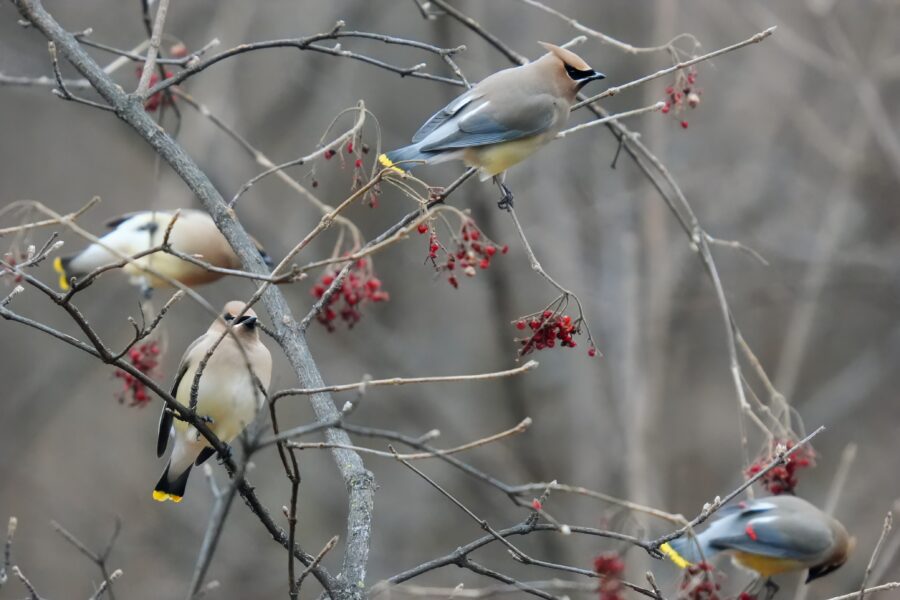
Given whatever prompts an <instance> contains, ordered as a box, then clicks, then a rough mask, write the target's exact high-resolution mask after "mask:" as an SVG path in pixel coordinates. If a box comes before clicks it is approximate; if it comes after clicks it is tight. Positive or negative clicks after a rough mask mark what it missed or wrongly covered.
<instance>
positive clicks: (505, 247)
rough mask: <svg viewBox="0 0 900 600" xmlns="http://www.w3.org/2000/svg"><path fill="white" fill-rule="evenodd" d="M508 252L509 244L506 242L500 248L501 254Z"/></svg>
mask: <svg viewBox="0 0 900 600" xmlns="http://www.w3.org/2000/svg"><path fill="white" fill-rule="evenodd" d="M507 252H509V246H507V245H506V244H504V245H503V247H502V248H500V254H506V253H507Z"/></svg>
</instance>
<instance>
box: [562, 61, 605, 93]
mask: <svg viewBox="0 0 900 600" xmlns="http://www.w3.org/2000/svg"><path fill="white" fill-rule="evenodd" d="M566 73H567V74H568V75H569V78H570V79H572V81H577V82H578V89H579V90H580V89H581V88H583V87H584V86H585V85H587V84H588V83H590V82H592V81H596V80H598V79H603V78H605V77H606V75H604V74H603V73H600V72H599V71H595V70H593V69H586V70H584V71H582V70H581V69H576V68H575V67H573V66H572V65H570V64H566Z"/></svg>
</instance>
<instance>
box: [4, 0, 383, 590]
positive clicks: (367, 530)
mask: <svg viewBox="0 0 900 600" xmlns="http://www.w3.org/2000/svg"><path fill="white" fill-rule="evenodd" d="M12 2H13V4H14V5H15V6H16V8H18V10H19V12H20V14H21V15H22V17H24V18H25V19H26V20H28V21H29V22H31V23H32V24H33V25H34V26H35V27H36V28H37V29H38V30H40V31H41V33H43V34H44V35H45V36H46V37H47V38H48V39H49V40H51V41H53V42H54V43H55V44H56V46H57V49H58V50H59V52H60V54H61V55H62V56H64V57H65V58H66V59H67V60H68V61H69V62H70V63H71V64H72V66H74V67H75V69H76V70H78V71H79V72H80V73H81V75H82V76H84V77H85V78H86V79H87V80H88V81H90V82H91V84H92V85H93V86H94V88H95V89H96V90H97V92H98V93H99V94H100V95H101V96H102V97H103V99H104V100H106V101H107V102H108V103H109V104H110V105H111V106H112V107H113V108H114V109H115V111H116V115H117V116H118V117H119V118H120V119H122V120H123V121H125V122H126V123H127V124H129V125H130V126H131V127H133V128H134V129H135V131H136V132H137V133H138V134H139V135H140V136H141V137H142V138H144V140H145V141H147V143H149V144H150V145H151V147H153V149H154V150H155V151H156V152H157V154H159V156H160V157H161V158H162V159H163V160H165V161H166V162H167V163H168V164H169V165H170V166H171V167H172V169H173V170H174V171H175V172H176V173H177V174H178V175H179V176H180V177H181V178H182V179H183V180H184V182H185V183H186V184H187V186H188V187H189V188H190V189H191V191H193V192H194V193H195V194H196V195H197V197H198V199H199V200H200V202H201V203H202V205H203V207H204V208H205V209H206V210H207V212H209V214H210V216H212V218H213V220H214V222H215V223H216V225H217V226H218V228H219V229H220V231H221V232H222V234H223V235H224V236H225V238H226V239H227V240H228V242H229V243H230V244H231V246H232V248H233V249H234V251H235V253H236V254H237V255H238V257H239V258H240V259H241V262H242V264H243V267H244V270H247V271H251V272H254V273H259V274H264V273H266V267H265V264H264V263H263V261H262V257H261V256H260V255H259V252H258V251H257V249H256V246H255V244H254V243H253V240H252V238H251V237H250V236H249V235H248V234H247V232H246V231H245V230H244V228H243V226H241V224H240V222H239V221H238V220H237V219H236V217H235V215H234V214H233V212H232V211H230V210H228V207H227V205H226V203H225V201H224V200H223V198H222V196H221V194H220V193H219V192H218V190H216V189H215V187H214V186H213V184H212V182H211V181H210V180H209V178H208V177H207V175H206V174H205V173H204V172H203V171H202V169H200V167H199V166H198V165H197V164H196V163H195V162H194V160H193V159H192V158H191V157H190V156H189V155H188V154H187V153H186V152H185V151H184V149H183V148H182V147H181V146H180V145H179V144H178V143H177V142H176V141H175V140H174V139H172V138H171V137H170V136H169V135H168V134H167V133H166V132H165V131H164V130H163V129H162V128H161V127H160V126H159V125H158V124H157V123H156V122H155V121H154V120H153V118H152V117H151V116H150V115H149V114H147V112H146V111H145V110H144V107H143V100H142V98H141V97H140V96H137V95H129V94H126V93H125V92H124V90H122V88H121V87H120V86H118V85H117V84H116V83H115V82H114V81H113V80H112V79H110V77H109V76H108V75H107V74H106V73H104V72H103V70H102V68H101V67H100V66H99V65H98V64H97V63H96V62H95V61H94V60H93V59H92V58H91V57H90V56H89V55H88V54H87V53H86V52H85V51H84V50H83V49H82V47H81V46H80V45H79V44H78V41H77V40H76V39H75V38H74V36H72V35H71V34H70V33H69V32H67V31H66V30H65V29H64V28H63V27H62V26H60V24H59V23H57V22H56V20H55V19H54V18H53V17H52V16H51V15H50V14H49V13H48V12H47V11H46V10H44V8H43V6H42V5H41V3H40V1H39V0H12ZM157 91H160V90H156V89H154V90H151V93H155V92H157ZM263 302H264V303H265V306H266V310H267V312H268V313H269V316H270V318H271V321H272V323H273V324H274V326H275V330H276V335H277V337H278V341H279V343H280V345H281V346H282V348H283V349H284V351H285V354H286V356H287V358H288V360H289V361H290V363H291V365H292V367H293V368H294V370H295V371H296V373H297V377H298V379H299V381H300V383H301V385H303V386H304V387H323V386H324V380H323V379H322V376H321V374H320V372H319V370H318V367H317V366H316V363H315V360H314V359H313V357H312V354H311V353H310V351H309V347H308V346H307V344H306V340H305V338H304V337H303V336H302V335H300V334H299V333H298V332H297V330H296V329H295V327H296V321H295V319H294V317H293V314H292V312H291V310H290V307H289V306H288V304H287V301H286V300H285V298H284V295H283V294H282V293H281V292H280V291H279V290H278V288H277V287H275V286H269V287H268V289H267V290H266V292H265V294H264V295H263ZM157 389H158V388H157ZM159 391H162V390H159ZM173 400H174V399H173ZM310 403H311V404H312V406H313V410H314V411H315V412H316V415H317V416H318V418H319V419H320V420H328V419H332V418H334V417H336V416H337V415H338V414H339V412H338V409H337V408H336V407H335V405H334V402H333V401H332V399H331V396H330V395H328V394H324V393H323V394H314V395H312V396H310ZM185 410H186V409H185ZM197 425H198V429H199V427H204V429H208V428H205V426H204V424H203V423H199V422H198V424H197ZM207 432H208V431H207ZM208 433H210V434H211V432H208ZM326 439H327V440H328V441H329V442H331V443H335V444H346V445H349V444H350V443H351V442H350V438H349V436H347V434H346V433H345V432H343V431H339V430H334V429H331V430H328V431H327V432H326ZM220 446H221V444H220ZM218 449H219V448H217V450H218ZM221 450H223V451H224V447H222V448H221ZM332 453H333V455H334V459H335V462H336V464H337V466H338V468H339V470H340V471H341V476H342V477H343V479H344V483H345V484H346V485H347V488H348V491H349V498H348V505H349V514H348V518H347V538H346V546H345V553H344V561H343V565H342V569H341V578H340V579H339V580H337V581H335V585H336V588H335V591H334V594H335V595H336V596H337V598H340V599H344V598H348V599H350V598H354V599H355V598H361V597H362V594H363V592H362V590H363V589H364V585H365V578H366V564H367V561H368V555H369V537H370V535H371V527H372V510H373V495H374V478H373V477H372V474H371V473H370V472H369V471H367V470H366V468H365V466H364V464H363V462H362V459H361V458H360V457H359V455H358V454H357V453H355V452H353V451H351V450H346V449H340V448H336V449H334V450H333V451H332ZM245 485H246V484H245ZM245 497H246V496H245ZM271 527H272V528H274V529H272V528H270V531H273V535H276V532H278V535H276V537H279V535H283V532H281V530H280V529H279V528H278V527H277V526H275V525H274V523H271ZM267 528H269V527H268V526H267ZM279 541H281V540H279ZM282 543H286V540H285V541H284V542H282Z"/></svg>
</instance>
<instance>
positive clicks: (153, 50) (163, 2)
mask: <svg viewBox="0 0 900 600" xmlns="http://www.w3.org/2000/svg"><path fill="white" fill-rule="evenodd" d="M168 12H169V0H159V6H158V7H157V8H156V20H154V22H153V32H152V33H151V34H150V47H149V48H147V60H145V61H144V68H143V69H142V70H141V78H140V80H139V81H138V86H137V89H136V90H134V94H135V96H137V97H138V98H142V99H146V98H149V97H150V96H152V94H148V93H147V88H149V87H150V78H151V77H152V76H153V71H154V70H155V69H156V57H157V55H158V54H159V45H160V43H161V42H162V33H163V28H164V27H165V25H166V14H167V13H168Z"/></svg>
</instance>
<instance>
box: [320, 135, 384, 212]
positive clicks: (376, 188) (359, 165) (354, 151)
mask: <svg viewBox="0 0 900 600" xmlns="http://www.w3.org/2000/svg"><path fill="white" fill-rule="evenodd" d="M344 150H345V151H346V153H347V155H348V157H349V158H351V159H352V160H353V185H352V186H351V188H350V189H351V190H356V189H359V188H360V187H362V186H363V184H364V183H365V181H366V174H365V162H364V161H363V155H364V154H368V153H369V145H368V144H363V143H354V140H352V139H351V140H350V141H349V142H347V145H346V146H345V147H344ZM335 156H339V153H338V151H337V150H334V149H333V148H329V149H328V150H326V151H325V152H324V153H323V154H322V157H323V158H324V159H325V160H331V159H332V158H334V157H335ZM340 158H341V167H342V168H343V167H344V166H345V165H346V161H345V160H344V157H343V156H342V155H341V156H340ZM312 186H313V187H314V188H317V187H319V180H318V179H316V178H315V174H313V176H312ZM380 195H381V186H380V185H378V184H377V183H376V184H375V185H373V186H372V189H371V190H369V191H368V192H367V193H366V195H365V198H364V201H365V202H366V204H368V205H369V207H370V208H377V207H378V197H379V196H380Z"/></svg>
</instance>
